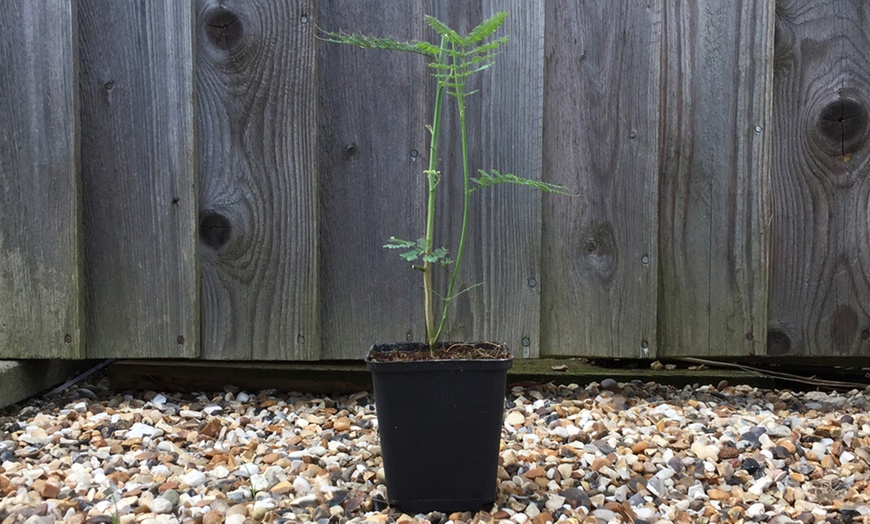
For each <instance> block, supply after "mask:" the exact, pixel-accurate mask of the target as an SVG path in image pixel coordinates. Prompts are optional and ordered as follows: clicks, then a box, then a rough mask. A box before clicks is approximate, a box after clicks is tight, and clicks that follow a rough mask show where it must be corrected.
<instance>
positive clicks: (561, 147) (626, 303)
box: [541, 1, 662, 358]
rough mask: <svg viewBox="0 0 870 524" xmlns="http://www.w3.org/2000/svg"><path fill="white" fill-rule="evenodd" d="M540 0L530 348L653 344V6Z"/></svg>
mask: <svg viewBox="0 0 870 524" xmlns="http://www.w3.org/2000/svg"><path fill="white" fill-rule="evenodd" d="M545 5H546V36H545V39H546V40H545V59H544V63H545V69H544V122H545V126H544V134H543V137H544V138H543V140H544V146H543V151H544V158H543V173H544V179H545V180H546V181H548V182H554V183H558V184H564V185H567V186H569V187H570V188H572V189H573V190H574V191H576V192H578V193H579V196H577V197H574V198H562V197H553V196H545V198H544V200H543V206H544V207H543V224H544V233H543V253H542V260H543V272H542V291H541V301H542V311H541V324H542V325H541V354H542V355H548V356H550V355H586V356H601V357H625V358H632V357H634V358H637V357H642V356H644V357H645V356H654V355H655V354H656V287H657V285H656V273H657V266H658V253H657V251H656V241H657V234H658V217H657V209H658V183H659V180H658V170H659V101H660V99H659V97H660V90H659V89H660V76H661V75H660V61H661V38H662V34H661V31H662V27H661V15H662V6H661V3H660V2H659V1H653V2H644V3H638V2H595V3H586V2H574V1H562V2H547V3H546V4H545Z"/></svg>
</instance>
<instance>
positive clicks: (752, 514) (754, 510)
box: [746, 502, 764, 519]
mask: <svg viewBox="0 0 870 524" xmlns="http://www.w3.org/2000/svg"><path fill="white" fill-rule="evenodd" d="M761 515H764V504H762V503H761V502H756V503H755V504H752V505H751V506H749V507H748V508H746V516H747V517H749V518H751V519H754V518H756V517H760V516H761Z"/></svg>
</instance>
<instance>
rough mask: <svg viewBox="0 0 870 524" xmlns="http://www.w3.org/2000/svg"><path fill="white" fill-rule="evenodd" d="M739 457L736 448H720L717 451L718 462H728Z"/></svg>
mask: <svg viewBox="0 0 870 524" xmlns="http://www.w3.org/2000/svg"><path fill="white" fill-rule="evenodd" d="M739 455H740V451H738V449H737V448H733V447H731V446H722V448H721V449H720V450H719V455H718V458H719V460H730V459H733V458H737V457H738V456H739Z"/></svg>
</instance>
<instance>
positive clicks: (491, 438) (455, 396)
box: [322, 12, 566, 513]
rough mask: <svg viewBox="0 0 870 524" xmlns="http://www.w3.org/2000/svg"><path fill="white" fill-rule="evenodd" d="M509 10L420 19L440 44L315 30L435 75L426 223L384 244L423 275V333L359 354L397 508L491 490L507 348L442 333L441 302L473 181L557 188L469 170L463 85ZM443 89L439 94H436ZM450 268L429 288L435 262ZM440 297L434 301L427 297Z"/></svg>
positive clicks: (495, 43) (446, 297) (486, 57)
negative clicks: (454, 226)
mask: <svg viewBox="0 0 870 524" xmlns="http://www.w3.org/2000/svg"><path fill="white" fill-rule="evenodd" d="M507 17H508V15H507V13H504V12H499V13H496V14H495V15H493V16H491V17H489V18H487V19H486V20H484V21H483V22H481V23H480V24H479V25H477V26H476V27H475V28H474V29H472V30H471V31H470V32H469V33H468V34H467V35H464V36H463V35H460V34H459V33H457V32H456V31H454V30H453V29H451V28H450V27H448V26H447V25H446V24H444V23H442V22H441V21H439V20H438V19H436V18H434V17H431V16H427V17H426V18H425V20H426V23H427V24H428V25H429V26H430V27H431V28H432V29H433V30H434V31H435V32H436V33H437V34H438V35H440V37H441V41H440V45H435V44H432V43H429V42H417V41H413V42H402V41H396V40H394V39H392V38H380V37H373V36H365V35H357V34H346V33H341V32H324V34H323V37H322V38H323V39H324V40H327V41H329V42H335V43H341V44H350V45H354V46H357V47H361V48H367V49H381V50H389V51H402V52H406V53H411V54H416V55H422V56H423V57H425V58H426V59H427V60H428V61H429V67H430V68H431V70H432V74H433V76H434V77H435V79H436V81H437V87H436V91H435V97H434V108H433V111H432V115H433V116H432V124H431V126H430V127H429V128H428V129H429V131H430V140H431V141H430V145H429V162H428V167H427V169H425V170H424V171H423V174H424V175H425V177H426V179H427V181H428V191H427V195H426V198H427V201H426V204H427V205H426V230H425V231H424V232H423V235H422V236H421V237H420V238H419V239H418V240H404V239H398V238H395V237H391V238H390V239H389V241H388V242H387V243H386V245H385V246H384V247H385V248H388V249H394V250H399V251H400V256H401V257H402V258H403V259H405V260H406V261H408V262H409V263H410V264H411V265H412V267H413V269H415V270H418V271H420V272H421V275H422V280H423V300H424V317H425V318H424V324H425V330H426V341H424V342H420V343H398V344H376V345H374V346H372V348H371V349H370V350H369V353H368V355H367V356H366V364H367V367H368V369H369V370H370V371H371V372H372V380H373V384H374V393H375V406H376V410H377V418H378V429H379V433H380V438H381V451H382V456H383V462H384V472H385V477H386V484H387V493H388V496H389V499H390V503H391V504H395V505H398V506H400V507H401V508H402V509H403V510H404V511H406V512H413V513H420V512H426V511H432V510H440V511H464V510H477V509H480V508H481V507H482V506H483V505H485V504H487V503H491V502H492V501H493V500H494V498H495V495H496V473H497V468H498V451H499V443H500V441H501V427H502V421H503V417H504V394H505V385H506V384H505V382H506V377H507V370H508V368H510V366H511V363H512V359H513V357H512V355H511V353H510V351H509V350H508V348H507V347H506V346H505V345H504V344H500V343H492V342H475V343H454V342H443V341H442V340H441V337H442V335H443V333H444V329H445V326H446V325H447V321H448V318H449V311H450V305H451V304H452V302H453V301H454V300H455V299H456V298H457V297H458V296H460V295H462V294H463V293H465V292H466V291H468V290H469V289H471V287H474V286H471V287H469V288H466V289H463V290H457V289H456V288H455V285H456V281H457V275H458V274H459V269H460V264H461V262H462V255H463V251H464V247H465V245H466V240H467V235H466V231H467V229H468V222H469V202H470V198H471V195H472V193H473V192H474V191H476V190H478V189H481V188H485V187H489V186H494V185H498V184H505V183H510V184H520V185H525V186H529V187H532V188H536V189H539V190H542V191H547V192H552V193H562V194H564V193H566V188H564V187H562V186H556V185H552V184H547V183H543V182H540V181H536V180H530V179H526V178H521V177H518V176H516V175H513V174H506V173H501V172H499V171H497V170H495V169H490V170H480V169H479V170H477V176H476V177H472V176H471V169H470V166H469V153H468V145H467V140H466V136H467V129H466V118H465V115H466V98H467V97H468V96H470V95H471V94H472V92H469V91H468V90H467V88H466V86H467V80H468V78H469V77H471V76H472V75H474V74H477V73H479V72H481V71H484V70H486V69H487V68H489V67H490V66H491V65H492V64H493V58H494V56H495V54H496V52H497V50H498V49H499V47H500V46H502V45H503V44H505V43H506V42H507V41H508V38H507V37H504V36H502V37H496V36H495V35H496V33H497V32H498V30H499V28H500V27H501V26H502V24H503V23H504V21H505V20H506V19H507ZM445 95H446V96H445ZM447 98H450V99H453V100H454V102H455V104H454V106H453V107H454V109H455V111H456V115H457V118H456V119H455V120H454V121H455V123H456V125H457V126H458V130H457V131H458V134H459V147H460V148H461V158H462V168H461V173H460V174H461V176H462V187H463V194H462V202H463V211H462V223H461V227H460V230H459V238H458V239H457V240H456V244H455V245H456V250H455V253H456V254H455V257H454V258H453V259H451V258H450V257H449V253H448V250H447V249H446V248H444V247H435V246H436V243H435V240H434V237H435V215H436V199H437V198H436V197H437V196H438V189H439V188H441V189H442V190H443V189H446V187H447V186H448V184H443V185H441V184H439V182H440V181H441V179H442V176H444V175H443V174H442V171H441V170H439V166H438V147H439V137H440V135H441V115H442V113H443V110H444V107H445V100H446V99H447ZM439 266H440V267H445V268H448V269H449V277H448V279H447V281H446V282H444V283H442V284H443V285H442V288H443V289H442V291H443V294H439V293H437V292H436V287H437V284H438V283H437V282H435V279H434V273H435V269H436V268H438V267H439ZM436 296H438V297H439V298H440V308H437V307H436V301H435V297H436Z"/></svg>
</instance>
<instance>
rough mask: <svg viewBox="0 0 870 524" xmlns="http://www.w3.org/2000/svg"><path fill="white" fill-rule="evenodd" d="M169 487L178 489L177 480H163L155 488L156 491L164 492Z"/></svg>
mask: <svg viewBox="0 0 870 524" xmlns="http://www.w3.org/2000/svg"><path fill="white" fill-rule="evenodd" d="M170 489H178V482H176V481H174V480H170V481H167V482H164V483H163V484H161V485H160V487H158V488H157V493H164V492H166V491H167V490H170Z"/></svg>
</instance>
